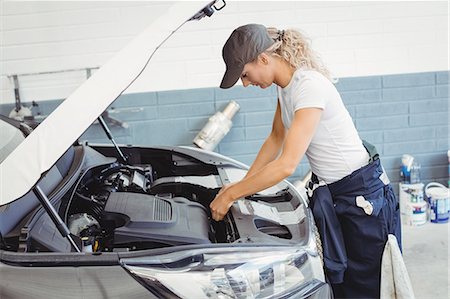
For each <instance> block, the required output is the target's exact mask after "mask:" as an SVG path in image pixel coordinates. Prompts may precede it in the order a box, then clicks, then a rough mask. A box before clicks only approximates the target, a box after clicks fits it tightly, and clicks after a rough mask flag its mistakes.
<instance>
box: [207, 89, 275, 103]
mask: <svg viewBox="0 0 450 299" xmlns="http://www.w3.org/2000/svg"><path fill="white" fill-rule="evenodd" d="M214 93H215V98H216V100H236V99H247V98H252V97H272V96H275V95H276V89H275V87H270V88H267V89H262V88H259V87H254V86H249V87H243V86H235V87H233V88H229V89H221V88H216V89H215V90H214Z"/></svg>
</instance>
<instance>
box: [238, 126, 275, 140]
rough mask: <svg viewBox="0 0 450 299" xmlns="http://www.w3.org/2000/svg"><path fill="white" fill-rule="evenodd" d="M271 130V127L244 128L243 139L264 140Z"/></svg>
mask: <svg viewBox="0 0 450 299" xmlns="http://www.w3.org/2000/svg"><path fill="white" fill-rule="evenodd" d="M271 130H272V126H258V127H247V128H245V139H246V140H257V139H262V140H265V139H266V138H267V136H269V134H270V132H271Z"/></svg>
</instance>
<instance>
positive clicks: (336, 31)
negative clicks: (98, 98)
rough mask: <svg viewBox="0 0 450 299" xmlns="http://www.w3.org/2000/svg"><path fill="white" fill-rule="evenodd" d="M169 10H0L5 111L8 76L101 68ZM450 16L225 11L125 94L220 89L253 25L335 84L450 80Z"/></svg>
mask: <svg viewBox="0 0 450 299" xmlns="http://www.w3.org/2000/svg"><path fill="white" fill-rule="evenodd" d="M201 3H202V2H199V5H201ZM169 5H170V2H151V1H147V2H145V1H143V2H130V1H128V2H118V1H115V2H107V1H104V2H84V1H80V2H78V1H69V2H64V1H63V2H56V1H53V2H40V1H29V2H20V1H18V2H16V1H4V0H0V17H1V22H0V26H1V28H0V34H1V47H0V58H1V64H0V104H1V103H11V102H13V101H14V92H13V88H14V87H13V84H12V80H11V79H10V78H9V77H8V75H12V74H23V73H32V72H44V71H59V70H66V69H74V68H85V67H96V66H101V65H102V64H104V63H105V62H106V61H107V60H108V59H110V58H111V57H112V56H113V55H114V53H116V52H117V51H118V50H120V49H121V48H122V47H123V46H124V45H126V44H127V42H129V41H130V40H131V39H132V38H133V37H134V36H135V35H136V34H138V33H139V32H141V31H142V30H143V29H144V28H145V27H146V26H148V24H150V23H151V22H152V19H154V18H155V17H156V16H158V15H160V14H161V13H163V12H164V11H165V10H166V9H167V7H168V6H169ZM448 9H449V8H448V2H447V1H416V2H412V1H401V2H390V1H388V2H379V1H369V2H366V1H354V2H341V1H332V2H322V1H314V2H307V1H290V2H279V1H272V2H268V1H263V2H259V1H251V2H243V1H239V2H238V1H227V7H225V9H223V10H222V11H220V12H218V13H216V14H215V15H214V16H213V17H212V18H210V19H203V20H202V21H200V22H190V23H188V24H186V25H185V26H184V27H183V28H182V29H181V30H180V31H179V32H178V33H176V35H175V36H173V37H172V38H171V39H170V40H169V41H168V42H167V43H166V44H165V46H164V47H163V48H162V49H160V51H159V52H158V53H157V54H156V55H155V57H154V59H153V60H152V61H151V62H150V65H149V67H148V68H147V70H146V71H144V73H143V74H142V76H141V77H140V78H139V79H138V80H137V81H136V82H135V83H134V84H133V86H131V87H130V89H129V90H128V91H127V92H143V91H154V90H171V89H187V88H201V87H212V86H218V84H219V83H220V80H221V77H222V74H223V71H224V68H225V66H224V64H223V62H222V58H221V48H222V45H223V43H224V42H225V40H226V39H227V37H228V36H229V34H230V33H231V31H232V30H233V29H234V28H235V27H237V26H239V25H241V24H245V23H252V22H255V23H262V24H265V25H267V26H276V27H279V28H290V27H294V28H298V29H301V30H303V31H304V32H305V33H307V34H308V35H309V36H310V37H311V39H312V41H313V47H314V48H315V49H316V50H317V51H318V52H319V53H321V55H322V57H323V59H324V61H325V62H326V63H327V65H328V66H329V68H330V69H331V71H332V72H333V73H334V74H335V75H336V76H338V77H354V76H367V75H385V74H396V73H414V72H426V71H439V70H448V69H449V58H448V55H449V46H448V36H449V32H448V21H449V10H448ZM84 80H85V73H84V72H82V71H77V72H68V73H59V74H54V75H35V76H19V82H20V92H21V97H22V100H23V101H25V102H27V101H32V100H46V99H59V98H65V97H67V96H68V95H69V94H70V93H71V92H72V91H73V90H75V89H76V87H77V86H79V85H80V84H81V83H82V82H83V81H84Z"/></svg>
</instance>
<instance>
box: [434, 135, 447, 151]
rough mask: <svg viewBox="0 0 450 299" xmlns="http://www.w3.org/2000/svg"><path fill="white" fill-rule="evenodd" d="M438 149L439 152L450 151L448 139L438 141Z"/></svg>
mask: <svg viewBox="0 0 450 299" xmlns="http://www.w3.org/2000/svg"><path fill="white" fill-rule="evenodd" d="M436 149H437V150H438V151H439V150H450V146H449V143H448V138H446V139H438V140H437V145H436Z"/></svg>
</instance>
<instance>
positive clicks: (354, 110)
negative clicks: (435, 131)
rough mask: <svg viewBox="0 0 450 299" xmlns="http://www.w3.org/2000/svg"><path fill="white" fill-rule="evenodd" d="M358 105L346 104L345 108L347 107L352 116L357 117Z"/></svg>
mask: <svg viewBox="0 0 450 299" xmlns="http://www.w3.org/2000/svg"><path fill="white" fill-rule="evenodd" d="M356 107H357V105H345V108H346V109H347V111H348V113H349V114H350V116H351V117H352V118H353V119H355V118H356V115H357V114H356Z"/></svg>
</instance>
